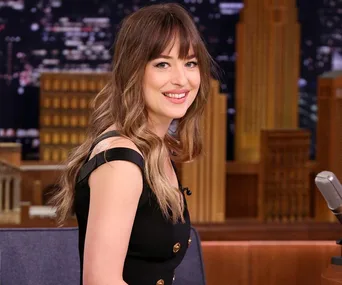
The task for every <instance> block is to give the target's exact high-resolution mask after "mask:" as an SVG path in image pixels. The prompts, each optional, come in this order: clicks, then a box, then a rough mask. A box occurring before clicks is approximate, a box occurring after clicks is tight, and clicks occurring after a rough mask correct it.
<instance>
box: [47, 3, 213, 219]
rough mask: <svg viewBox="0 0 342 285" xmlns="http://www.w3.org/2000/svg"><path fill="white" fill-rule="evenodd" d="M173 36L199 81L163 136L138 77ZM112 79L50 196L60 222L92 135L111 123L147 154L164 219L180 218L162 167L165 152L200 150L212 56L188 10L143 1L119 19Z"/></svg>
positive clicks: (187, 157)
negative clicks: (192, 61) (152, 121)
mask: <svg viewBox="0 0 342 285" xmlns="http://www.w3.org/2000/svg"><path fill="white" fill-rule="evenodd" d="M175 37H179V40H180V50H179V58H181V59H185V58H186V56H187V55H188V52H189V49H190V47H192V48H193V50H194V53H195V56H196V57H197V60H198V66H199V70H200V76H201V83H200V89H199V92H198V94H197V96H196V99H195V100H194V102H193V104H192V105H191V106H190V107H189V109H188V111H187V113H186V115H185V116H184V117H183V118H181V119H179V120H178V122H177V123H178V124H177V129H176V131H175V132H174V133H172V134H167V135H166V136H165V137H164V138H160V137H158V136H157V135H156V134H154V133H153V132H152V131H150V130H149V129H148V128H147V110H146V107H145V108H142V106H145V102H144V96H143V89H142V80H143V76H144V70H145V67H146V65H147V63H148V62H149V61H151V60H153V59H155V58H157V57H158V56H159V55H160V54H161V53H162V52H163V51H164V50H165V49H166V48H167V47H168V45H169V44H170V41H172V40H174V39H175ZM114 47H115V51H114V58H113V69H112V75H111V79H110V81H109V82H108V84H107V85H106V86H105V87H104V89H103V90H101V92H100V93H99V94H98V95H97V96H96V98H95V100H94V110H93V113H92V115H91V118H90V124H89V128H88V131H87V139H86V140H85V142H84V143H83V144H81V145H80V146H79V147H78V148H77V149H76V150H75V151H74V152H73V153H72V154H71V155H70V157H69V159H68V161H67V164H66V170H65V172H64V173H63V175H62V177H61V182H60V186H61V188H60V190H59V191H58V192H57V193H56V194H55V195H54V197H53V199H52V204H53V205H55V206H56V208H57V209H56V210H57V217H58V220H59V222H60V223H63V221H65V219H66V218H67V217H68V216H69V215H70V213H71V209H72V206H73V201H74V193H75V190H74V188H75V179H76V176H77V174H78V172H79V170H80V168H81V167H82V165H83V164H84V163H85V160H86V159H87V156H88V155H89V151H90V147H91V145H92V144H93V142H94V141H95V139H96V138H97V137H98V136H99V135H100V134H101V133H102V132H104V131H105V130H106V129H108V128H109V127H110V126H112V125H115V126H116V127H117V129H118V130H119V131H120V133H121V134H122V135H123V136H125V137H127V138H129V139H130V140H131V141H133V142H134V143H135V144H136V146H137V147H138V148H139V149H140V151H141V152H142V153H143V156H144V158H145V172H146V173H145V175H146V179H147V182H148V183H149V185H150V186H151V189H152V190H153V192H154V194H155V196H156V198H157V201H158V203H159V205H160V208H161V210H162V212H163V214H164V215H165V217H166V218H171V219H172V221H173V222H174V223H176V222H177V221H179V220H181V221H184V218H183V211H184V202H183V199H182V197H181V195H180V194H179V191H176V190H177V189H174V188H173V187H172V186H171V185H170V183H169V181H168V179H167V177H166V175H165V174H164V172H163V165H164V162H165V157H166V155H168V154H170V155H171V158H172V159H173V160H174V161H176V162H186V161H191V160H193V159H194V158H195V157H196V156H198V155H199V154H200V153H201V149H202V140H201V136H200V128H199V122H200V116H201V114H202V112H203V110H204V107H205V103H206V101H207V97H208V95H209V90H210V79H211V72H212V71H213V70H214V69H212V67H213V66H214V65H213V63H214V62H213V60H212V58H211V57H210V55H209V53H208V51H207V49H206V47H205V44H204V42H203V40H202V38H201V36H200V34H199V32H198V30H197V28H196V26H195V24H194V22H193V21H192V18H191V16H190V15H189V14H188V13H187V11H186V10H185V9H184V8H182V7H181V6H180V5H178V4H174V3H172V4H157V5H151V6H146V7H144V8H141V9H140V10H138V11H136V12H134V13H133V14H131V15H129V16H128V17H127V18H125V19H124V20H123V22H122V23H121V27H120V30H119V32H118V34H117V36H116V39H115V43H114Z"/></svg>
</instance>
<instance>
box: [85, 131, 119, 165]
mask: <svg viewBox="0 0 342 285" xmlns="http://www.w3.org/2000/svg"><path fill="white" fill-rule="evenodd" d="M119 136H120V133H119V132H118V131H115V130H113V131H108V132H105V133H103V134H102V135H100V136H99V137H98V138H97V139H96V140H95V141H94V142H93V144H92V146H91V148H90V150H89V155H88V156H87V160H86V161H88V160H89V157H90V155H91V153H92V151H93V150H94V148H95V146H96V145H97V144H98V143H99V142H100V141H103V140H105V139H108V138H110V137H119Z"/></svg>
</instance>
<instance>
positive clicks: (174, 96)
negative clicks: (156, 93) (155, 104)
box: [163, 93, 185, 99]
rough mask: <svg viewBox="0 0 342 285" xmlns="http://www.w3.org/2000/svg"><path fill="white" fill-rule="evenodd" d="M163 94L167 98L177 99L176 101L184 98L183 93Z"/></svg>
mask: <svg viewBox="0 0 342 285" xmlns="http://www.w3.org/2000/svg"><path fill="white" fill-rule="evenodd" d="M163 94H164V95H165V96H167V97H170V98H177V99H181V98H184V97H185V93H181V94H172V93H163Z"/></svg>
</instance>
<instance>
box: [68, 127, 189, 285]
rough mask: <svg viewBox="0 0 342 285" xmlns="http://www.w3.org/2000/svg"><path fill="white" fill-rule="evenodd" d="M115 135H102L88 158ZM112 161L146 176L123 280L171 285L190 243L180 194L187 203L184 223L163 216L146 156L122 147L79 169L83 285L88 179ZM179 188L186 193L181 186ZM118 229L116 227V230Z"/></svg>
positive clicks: (77, 202)
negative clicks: (149, 178) (130, 165)
mask: <svg viewBox="0 0 342 285" xmlns="http://www.w3.org/2000/svg"><path fill="white" fill-rule="evenodd" d="M113 136H119V134H118V133H117V132H116V131H109V132H107V133H105V134H103V135H101V136H100V137H99V138H98V139H97V140H96V141H95V143H94V144H93V146H92V148H91V150H90V152H89V156H90V153H91V152H92V150H93V148H94V147H95V145H96V144H97V143H98V142H99V141H101V140H103V139H106V138H108V137H113ZM104 155H105V156H106V157H104ZM88 158H89V157H88ZM113 160H125V161H130V162H132V163H134V164H136V165H137V166H138V167H139V168H140V169H141V171H142V175H143V190H142V194H141V197H140V200H139V204H138V209H137V212H136V215H135V220H134V224H133V228H132V233H131V237H130V241H129V246H128V251H127V255H126V259H125V263H124V271H123V279H124V281H125V282H126V283H127V284H128V285H155V284H156V285H171V284H172V283H173V280H175V278H177V276H175V274H174V271H175V269H176V267H177V266H178V265H179V264H180V263H181V261H182V259H183V257H184V255H185V253H186V250H187V248H188V246H189V244H190V242H191V240H190V217H189V212H188V209H187V205H186V200H185V197H184V193H183V191H181V192H182V195H183V198H184V202H185V210H184V218H185V223H178V224H172V222H171V221H168V220H166V219H165V218H164V217H163V215H162V212H161V210H160V208H159V205H158V203H157V200H156V197H155V195H154V193H153V192H152V190H151V189H150V187H149V185H148V183H147V182H146V178H145V174H144V159H143V157H142V156H141V155H140V154H139V153H138V152H136V151H134V150H132V149H129V148H122V147H117V148H111V149H108V150H106V151H105V152H101V153H98V154H97V155H95V156H94V157H93V158H91V159H90V160H88V161H87V162H86V163H85V164H84V165H83V166H82V168H81V169H80V172H79V174H78V177H77V180H76V186H75V201H74V211H75V213H76V217H77V221H78V226H79V254H80V264H81V285H82V275H83V254H84V242H85V235H86V230H87V220H88V212H89V202H90V189H89V185H88V179H89V176H90V174H91V172H92V171H93V170H95V169H96V168H97V167H99V166H100V165H102V164H104V163H106V161H113ZM173 166H174V165H173ZM174 167H175V166H174ZM176 173H177V172H176ZM178 183H179V180H178ZM179 187H180V190H183V189H182V186H181V184H180V183H179ZM113 190H114V189H113ZM115 190H117V189H115ZM115 226H116V225H115V224H113V227H115ZM113 254H115V253H113Z"/></svg>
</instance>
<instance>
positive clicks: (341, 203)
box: [315, 171, 342, 224]
mask: <svg viewBox="0 0 342 285" xmlns="http://www.w3.org/2000/svg"><path fill="white" fill-rule="evenodd" d="M315 184H316V186H317V188H318V189H319V191H320V192H321V194H322V195H323V197H324V199H325V201H326V202H327V204H328V208H329V209H330V211H332V212H333V214H334V215H335V216H336V218H337V219H338V220H339V222H340V223H341V224H342V185H341V183H340V181H338V179H337V177H336V176H335V174H334V173H332V172H330V171H322V172H320V173H318V174H317V176H316V178H315Z"/></svg>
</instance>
